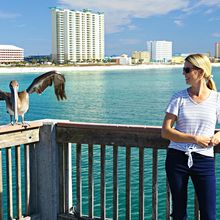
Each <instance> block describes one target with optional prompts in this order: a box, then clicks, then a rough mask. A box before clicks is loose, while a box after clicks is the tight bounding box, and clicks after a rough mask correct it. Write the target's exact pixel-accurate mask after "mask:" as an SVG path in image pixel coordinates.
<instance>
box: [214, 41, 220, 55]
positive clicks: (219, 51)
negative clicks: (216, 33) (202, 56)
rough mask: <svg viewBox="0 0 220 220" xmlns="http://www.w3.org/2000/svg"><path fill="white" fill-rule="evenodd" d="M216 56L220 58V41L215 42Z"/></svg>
mask: <svg viewBox="0 0 220 220" xmlns="http://www.w3.org/2000/svg"><path fill="white" fill-rule="evenodd" d="M215 57H216V58H218V59H220V42H216V43H215Z"/></svg>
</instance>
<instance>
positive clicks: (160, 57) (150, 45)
mask: <svg viewBox="0 0 220 220" xmlns="http://www.w3.org/2000/svg"><path fill="white" fill-rule="evenodd" d="M172 44H173V43H172V42H171V41H147V51H149V52H150V54H151V61H152V62H163V63H166V62H169V61H171V60H172Z"/></svg>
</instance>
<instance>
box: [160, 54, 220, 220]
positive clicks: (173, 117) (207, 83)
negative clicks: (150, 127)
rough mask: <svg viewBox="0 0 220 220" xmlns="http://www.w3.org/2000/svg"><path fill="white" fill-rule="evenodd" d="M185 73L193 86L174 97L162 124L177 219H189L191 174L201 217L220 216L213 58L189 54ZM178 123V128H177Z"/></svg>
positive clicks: (219, 116) (218, 97) (218, 104)
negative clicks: (211, 60) (218, 208)
mask: <svg viewBox="0 0 220 220" xmlns="http://www.w3.org/2000/svg"><path fill="white" fill-rule="evenodd" d="M183 75H184V76H185V80H186V83H187V84H188V85H189V86H190V87H189V88H187V89H185V90H183V91H180V92H177V93H176V94H175V95H174V96H173V97H172V98H171V100H170V102H169V104H168V106H167V109H166V115H165V118H164V122H163V127H162V137H163V138H166V139H169V140H170V144H169V149H168V152H167V158H166V173H167V177H168V182H169V185H170V189H171V194H172V202H173V213H172V215H171V216H172V217H173V219H175V220H183V219H187V185H188V180H189V177H191V179H192V182H193V185H194V188H195V191H196V194H197V197H198V202H199V209H200V219H201V220H214V219H216V177H215V161H214V153H213V147H214V146H215V145H217V144H219V142H220V132H218V133H216V134H214V131H215V125H216V122H217V121H220V94H219V93H217V92H216V87H215V83H214V81H213V79H212V75H211V63H210V61H209V58H208V57H207V56H205V55H202V54H192V55H189V56H188V57H186V59H185V64H184V68H183ZM174 124H175V127H174Z"/></svg>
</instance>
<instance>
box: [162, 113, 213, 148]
mask: <svg viewBox="0 0 220 220" xmlns="http://www.w3.org/2000/svg"><path fill="white" fill-rule="evenodd" d="M176 119H177V116H176V115H173V114H171V113H166V116H165V118H164V122H163V126H162V132H161V136H162V137H163V138H166V139H169V140H171V141H174V142H186V143H194V144H198V145H200V146H202V147H208V146H209V144H210V141H211V138H210V137H206V136H195V135H191V134H186V133H183V132H180V131H177V130H176V129H175V128H173V125H174V123H175V121H176Z"/></svg>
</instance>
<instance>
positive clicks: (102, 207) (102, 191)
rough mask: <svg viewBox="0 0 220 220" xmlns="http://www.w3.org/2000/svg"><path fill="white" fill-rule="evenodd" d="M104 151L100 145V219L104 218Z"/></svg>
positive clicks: (103, 147) (103, 146)
mask: <svg viewBox="0 0 220 220" xmlns="http://www.w3.org/2000/svg"><path fill="white" fill-rule="evenodd" d="M105 149H106V146H105V145H104V144H101V200H100V201H101V219H105V218H106V207H105V201H106V193H105Z"/></svg>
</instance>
